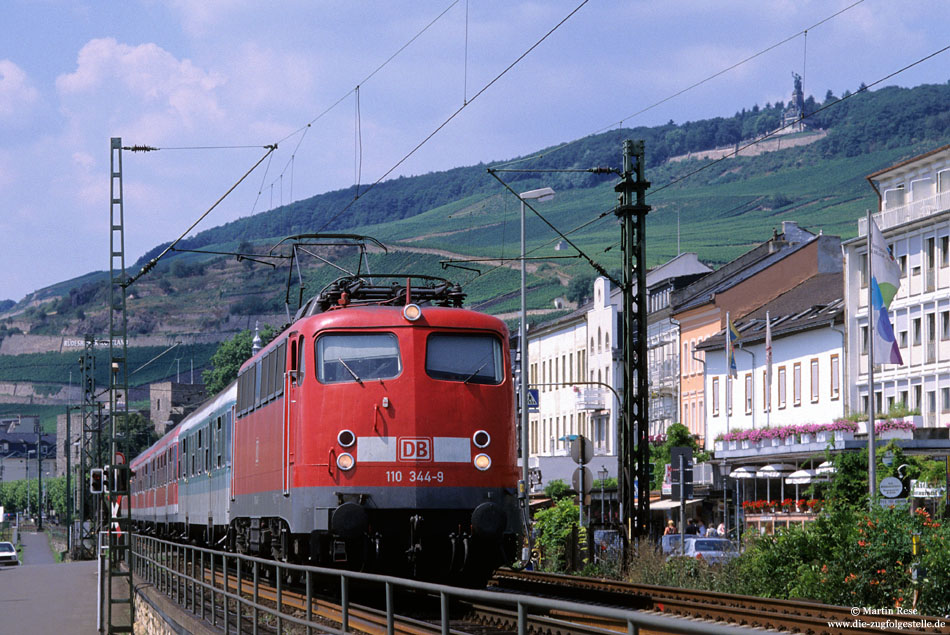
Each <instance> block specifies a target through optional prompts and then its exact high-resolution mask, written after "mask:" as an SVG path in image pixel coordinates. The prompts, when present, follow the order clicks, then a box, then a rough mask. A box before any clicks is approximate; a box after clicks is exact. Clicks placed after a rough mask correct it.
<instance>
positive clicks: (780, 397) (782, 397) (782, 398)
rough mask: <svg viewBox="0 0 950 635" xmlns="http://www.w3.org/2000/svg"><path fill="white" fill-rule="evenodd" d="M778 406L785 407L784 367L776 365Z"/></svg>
mask: <svg viewBox="0 0 950 635" xmlns="http://www.w3.org/2000/svg"><path fill="white" fill-rule="evenodd" d="M778 407H779V408H780V409H781V408H784V407H785V367H784V366H779V367H778Z"/></svg>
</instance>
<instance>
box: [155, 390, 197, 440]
mask: <svg viewBox="0 0 950 635" xmlns="http://www.w3.org/2000/svg"><path fill="white" fill-rule="evenodd" d="M148 394H149V420H150V421H151V422H152V425H154V426H155V432H157V433H158V434H159V435H162V434H165V433H166V432H167V431H168V430H170V429H171V428H172V427H174V426H175V424H177V423H178V422H180V421H181V420H182V419H184V418H185V417H186V416H187V415H188V414H189V413H190V412H192V411H194V410H195V409H196V408H197V407H198V406H200V405H201V403H202V402H203V401H204V400H205V398H206V394H205V386H204V384H179V383H177V382H173V381H163V382H156V383H154V384H151V385H150V386H149V390H148Z"/></svg>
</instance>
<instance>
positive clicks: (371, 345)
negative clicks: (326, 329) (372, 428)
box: [301, 333, 402, 384]
mask: <svg viewBox="0 0 950 635" xmlns="http://www.w3.org/2000/svg"><path fill="white" fill-rule="evenodd" d="M316 348H317V379H319V380H320V383H323V384H334V383H341V382H363V381H366V380H368V379H389V378H392V377H396V376H397V375H399V373H400V372H401V371H402V360H401V359H400V357H399V343H398V341H397V340H396V336H395V335H393V334H392V333H361V334H349V333H347V334H331V335H323V336H321V337H319V338H318V339H317V346H316ZM301 366H303V356H301Z"/></svg>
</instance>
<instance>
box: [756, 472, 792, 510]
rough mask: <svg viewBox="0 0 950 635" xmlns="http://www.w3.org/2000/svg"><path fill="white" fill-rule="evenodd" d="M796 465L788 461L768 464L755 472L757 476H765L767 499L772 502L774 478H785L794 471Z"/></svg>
mask: <svg viewBox="0 0 950 635" xmlns="http://www.w3.org/2000/svg"><path fill="white" fill-rule="evenodd" d="M795 469H796V467H795V466H794V465H789V464H788V463H772V464H770V465H766V466H765V467H762V468H760V469H759V471H758V472H756V473H755V476H756V478H764V479H766V481H765V486H766V490H765V491H766V495H765V498H766V500H767V501H769V502H772V480H771V479H773V478H785V477H786V476H788V475H789V474H791V473H792V472H794V471H795Z"/></svg>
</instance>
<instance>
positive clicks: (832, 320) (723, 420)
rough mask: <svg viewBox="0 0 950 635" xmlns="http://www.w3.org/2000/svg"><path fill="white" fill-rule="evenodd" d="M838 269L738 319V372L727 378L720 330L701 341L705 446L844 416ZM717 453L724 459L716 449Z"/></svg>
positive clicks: (842, 327) (839, 277)
mask: <svg viewBox="0 0 950 635" xmlns="http://www.w3.org/2000/svg"><path fill="white" fill-rule="evenodd" d="M842 291H843V290H842V274H841V273H828V274H819V275H816V276H813V277H811V278H809V279H808V280H806V281H805V282H803V283H801V284H800V285H798V286H796V287H795V288H793V289H791V290H789V291H787V292H786V293H783V294H782V295H780V296H779V297H777V298H775V299H774V300H772V301H770V302H768V303H767V304H765V305H764V306H762V307H759V308H758V309H756V310H755V311H753V312H752V313H750V314H748V315H747V316H745V317H744V318H742V319H740V320H738V321H736V322H735V324H736V328H737V329H738V330H739V333H740V339H739V340H738V346H737V347H736V350H735V353H734V355H735V361H736V369H737V376H736V377H735V378H732V377H730V376H729V367H728V363H727V359H726V348H725V333H719V334H717V335H716V336H714V337H711V338H709V339H708V340H707V341H706V342H703V343H702V344H700V345H699V347H698V348H699V350H700V351H701V352H704V353H705V355H706V357H705V359H706V398H707V403H708V405H709V413H708V434H707V439H706V447H707V448H708V449H710V450H712V447H713V443H712V440H713V439H715V438H716V437H717V436H719V435H722V434H726V433H728V432H734V431H736V430H750V429H756V428H764V427H771V428H779V427H783V426H789V425H800V424H806V423H818V424H821V423H831V422H833V421H834V420H835V419H838V418H840V417H842V416H843V415H844V414H845V409H844V399H843V396H842V389H841V386H842V376H843V375H842V372H843V371H842V359H843V352H844V333H845V331H844V302H843V301H842V299H841V298H842ZM766 315H768V317H769V321H770V322H771V335H772V379H771V384H769V383H768V381H767V375H766V367H767V360H766V351H765V339H766V338H765V336H766V328H765V322H766ZM716 456H717V458H721V455H720V453H718V452H717V454H716Z"/></svg>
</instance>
